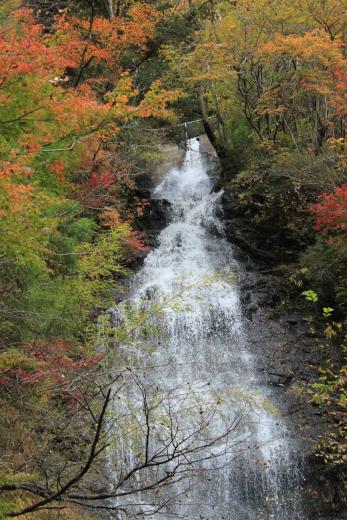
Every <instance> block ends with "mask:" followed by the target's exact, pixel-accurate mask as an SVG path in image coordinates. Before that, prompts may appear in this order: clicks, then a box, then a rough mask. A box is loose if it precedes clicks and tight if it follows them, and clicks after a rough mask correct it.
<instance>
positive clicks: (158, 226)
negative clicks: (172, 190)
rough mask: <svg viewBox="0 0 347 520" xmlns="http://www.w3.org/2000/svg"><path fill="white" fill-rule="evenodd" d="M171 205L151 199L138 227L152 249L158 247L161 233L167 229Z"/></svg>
mask: <svg viewBox="0 0 347 520" xmlns="http://www.w3.org/2000/svg"><path fill="white" fill-rule="evenodd" d="M169 209H170V203H169V202H168V201H167V200H165V199H150V201H149V204H148V205H147V206H146V207H145V209H144V212H143V214H142V215H141V217H140V218H139V220H138V221H137V226H138V229H139V230H140V231H142V232H143V233H144V237H145V242H146V244H148V245H149V246H150V247H154V246H156V245H157V237H158V235H159V233H160V232H161V231H162V230H163V229H164V228H165V227H166V225H167V223H168V219H169Z"/></svg>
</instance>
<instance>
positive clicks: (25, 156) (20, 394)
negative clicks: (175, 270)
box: [0, 0, 347, 520]
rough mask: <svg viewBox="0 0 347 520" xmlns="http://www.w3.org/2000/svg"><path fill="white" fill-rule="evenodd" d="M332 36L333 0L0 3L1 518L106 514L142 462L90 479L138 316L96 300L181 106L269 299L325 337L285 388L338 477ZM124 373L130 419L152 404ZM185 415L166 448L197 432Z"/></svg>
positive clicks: (341, 199) (340, 408)
mask: <svg viewBox="0 0 347 520" xmlns="http://www.w3.org/2000/svg"><path fill="white" fill-rule="evenodd" d="M345 37H346V3H345V2H344V0H305V1H303V2H293V1H290V0H269V1H267V0H253V1H251V0H235V1H234V0H227V1H222V0H221V1H219V0H207V1H205V0H188V1H186V0H178V2H176V1H171V0H148V1H145V0H139V1H137V0H28V1H20V0H4V1H2V2H1V3H0V55H1V60H0V101H1V104H0V217H1V220H0V288H1V301H0V400H1V423H0V445H1V452H2V461H1V466H0V490H1V494H0V518H7V517H14V516H21V515H24V517H26V518H28V519H32V518H37V519H38V520H40V519H41V520H45V519H52V520H55V519H60V518H62V519H71V520H74V519H76V520H77V519H80V518H86V519H88V518H90V519H92V518H101V517H100V516H98V515H99V513H100V514H106V513H107V511H108V510H110V511H109V513H110V514H113V513H112V511H113V512H116V513H117V508H116V506H112V504H111V503H110V502H105V503H103V502H100V500H102V498H103V496H105V498H106V499H110V498H117V497H118V495H121V494H122V493H123V495H124V494H126V493H127V492H128V490H129V487H127V486H128V484H129V483H133V480H132V479H133V478H134V476H135V477H136V474H137V473H138V474H141V472H142V471H143V470H144V469H146V467H147V466H150V465H151V464H152V462H153V461H152V462H151V459H150V458H149V457H148V453H147V452H148V449H146V446H144V447H143V448H141V447H140V448H139V449H140V450H141V449H143V450H144V451H143V453H142V455H141V456H139V461H140V462H138V463H137V465H136V466H134V467H132V468H131V467H130V468H129V470H128V473H126V472H125V473H123V474H122V475H121V477H120V478H119V480H118V482H117V485H116V486H115V488H114V490H113V491H112V492H109V493H105V492H104V493H102V492H101V491H100V490H98V489H96V487H95V480H97V479H101V476H100V475H102V472H103V470H102V468H103V467H104V466H105V456H106V455H105V454H106V453H107V450H108V449H109V444H110V443H109V435H108V428H109V421H110V418H109V417H110V415H112V414H110V409H111V408H112V406H113V405H112V401H113V399H116V398H117V392H118V390H119V389H120V388H122V374H123V373H125V372H127V371H129V370H130V369H129V363H130V361H129V359H128V357H126V356H125V355H124V354H123V353H122V349H121V348H118V346H119V345H121V344H122V343H124V342H128V343H131V342H133V344H135V343H136V345H137V347H136V348H142V347H141V346H140V347H139V345H138V344H137V343H138V336H136V337H134V334H133V333H134V331H138V330H139V329H141V330H142V331H143V334H144V336H146V334H148V330H146V324H147V319H148V316H147V315H146V313H144V312H131V311H130V310H129V313H128V316H127V320H126V322H125V324H123V326H122V327H120V328H115V327H113V326H112V324H110V323H109V322H107V320H106V319H105V316H106V314H105V311H106V310H107V309H108V308H109V307H111V306H112V305H113V304H114V302H115V301H116V300H121V299H122V293H123V291H124V287H125V285H126V281H127V279H128V277H129V274H130V273H131V272H132V271H133V270H134V269H135V268H136V267H137V266H139V265H140V264H141V261H142V259H143V258H144V256H145V255H146V254H147V252H148V251H149V249H150V244H149V243H148V241H147V240H146V233H145V231H146V224H145V222H146V218H147V217H146V215H147V214H148V208H150V200H149V197H150V194H149V186H150V185H151V178H152V176H153V172H155V171H156V169H157V167H158V165H159V164H160V163H161V162H163V161H164V160H165V154H164V153H163V150H165V147H164V146H165V145H167V144H168V143H177V144H178V146H181V147H182V146H184V138H185V135H184V131H183V129H184V126H182V124H183V123H185V122H187V123H190V122H192V123H191V124H189V125H187V126H186V131H187V132H188V134H189V135H190V134H191V136H198V135H200V134H206V135H207V138H208V139H209V141H210V143H211V145H212V146H213V147H214V150H215V152H216V155H217V157H218V159H219V172H220V173H219V179H218V181H217V186H216V189H223V190H224V195H223V199H224V203H225V206H226V209H225V211H228V212H229V213H230V214H229V216H228V218H231V219H236V221H238V222H240V223H241V224H240V226H242V228H241V229H244V235H243V241H244V243H246V245H247V247H248V252H249V254H250V255H251V256H252V255H253V257H254V260H255V261H259V262H261V263H262V265H265V266H267V267H268V269H269V270H272V269H276V268H277V269H278V268H279V269H280V270H281V269H282V270H281V273H282V275H281V280H280V281H279V284H280V287H279V289H278V291H279V293H280V294H281V297H280V298H279V300H281V301H280V302H279V303H278V305H279V306H281V305H284V306H286V307H289V308H295V309H296V312H299V313H301V315H302V320H303V321H305V323H306V326H307V329H308V334H309V335H310V337H312V338H314V339H315V341H316V342H317V344H318V345H319V346H320V349H321V352H323V356H322V355H320V357H319V359H320V361H319V363H317V366H315V367H314V370H313V371H312V374H313V375H312V380H310V381H307V382H305V384H302V386H301V387H300V389H299V390H298V389H297V390H296V391H300V396H301V400H302V401H303V402H304V404H305V406H307V407H316V408H318V409H320V410H321V413H320V415H319V416H318V415H317V419H316V420H317V421H318V422H319V421H321V422H322V424H323V425H324V426H323V427H322V431H323V433H322V434H320V437H319V440H317V442H316V445H315V454H316V457H317V459H318V460H319V461H320V462H321V465H322V467H324V466H327V467H329V468H332V474H334V475H336V474H338V475H339V479H343V477H342V475H343V470H344V469H345V467H346V463H347V451H346V448H347V443H346V433H347V432H346V403H347V394H346V381H347V365H346V361H345V355H346V349H347V344H346V314H347V304H346V302H347V276H346V273H347V149H346V129H347V119H346V116H347V62H346V48H345V45H346V41H345ZM159 227H160V226H159ZM231 240H232V238H231ZM242 245H243V244H242V243H241V248H242ZM283 295H284V296H283ZM282 300H285V301H282ZM176 304H177V302H176V303H173V302H166V305H172V306H174V305H176ZM146 312H147V311H146ZM150 312H151V313H152V314H153V313H154V314H156V315H160V312H161V309H160V308H158V307H157V306H153V308H152V309H151V311H150ZM143 348H144V349H146V348H148V346H147V345H146V344H145V342H144V345H143ZM110 367H111V368H110ZM133 373H134V375H133V379H132V384H133V385H135V386H136V385H137V386H138V387H141V395H142V397H143V410H144V416H145V418H146V420H147V424H148V422H149V418H150V416H151V417H152V414H153V413H154V412H153V410H154V409H155V405H153V410H152V409H151V403H150V402H149V397H148V395H147V393H146V389H145V388H144V387H143V386H142V382H141V381H140V380H139V379H137V376H136V374H135V371H134V372H133ZM113 394H114V395H113ZM151 402H152V404H153V401H151ZM197 414H199V410H197ZM145 422H146V421H145ZM203 428H204V427H203V426H201V424H200V426H199V429H197V431H196V432H195V437H196V441H197V443H198V446H197V447H196V446H193V445H192V444H189V445H187V444H184V443H183V444H182V445H181V447H180V448H177V447H176V449H175V451H174V452H173V453H167V459H166V462H167V461H169V462H170V461H172V460H175V458H176V456H177V452H178V454H180V455H181V456H182V455H183V456H188V454H189V453H190V452H191V451H195V450H199V449H202V447H203V446H202V444H201V435H200V433H201V429H203ZM198 439H199V441H198ZM116 442H117V439H116V440H115V439H113V440H112V443H113V444H114V443H116ZM199 442H200V444H199ZM212 443H213V440H211V439H207V438H205V439H204V447H206V445H209V444H212ZM147 448H148V447H147ZM180 449H181V450H182V451H181V452H180ZM154 463H155V464H159V462H158V460H156V461H154V462H153V464H154ZM174 480H175V475H174V474H173V473H172V474H171V473H170V472H167V473H166V474H165V476H163V475H162V474H158V475H157V478H156V479H154V481H153V482H151V483H150V485H149V487H151V488H152V489H154V490H159V489H160V488H161V487H167V486H170V483H171V482H172V481H174ZM136 482H137V484H136V485H133V484H132V487H131V486H130V487H131V493H132V494H133V495H134V496H136V494H138V493H139V492H140V491H141V484H140V483H139V482H138V481H136ZM124 490H126V491H124ZM129 493H130V492H129ZM99 510H100V511H101V512H100V511H99ZM124 514H125V513H124ZM129 517H130V516H129ZM109 518H111V517H109ZM113 518H120V517H119V516H114V517H113ZM122 518H123V517H122ZM124 518H128V517H127V516H125V517H124Z"/></svg>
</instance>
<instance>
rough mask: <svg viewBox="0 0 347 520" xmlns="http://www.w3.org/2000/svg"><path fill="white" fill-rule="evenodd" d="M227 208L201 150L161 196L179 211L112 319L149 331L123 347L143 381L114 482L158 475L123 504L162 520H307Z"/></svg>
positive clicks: (129, 392) (141, 482)
mask: <svg viewBox="0 0 347 520" xmlns="http://www.w3.org/2000/svg"><path fill="white" fill-rule="evenodd" d="M220 197H221V193H216V192H215V191H213V182H212V180H211V178H210V176H209V162H208V160H207V159H205V157H204V154H203V153H201V151H200V143H199V140H198V139H190V140H189V141H188V143H187V150H186V153H185V157H184V160H183V161H182V165H181V166H180V167H175V168H172V169H170V170H169V171H168V172H167V173H166V175H165V176H164V177H163V178H162V180H161V182H160V183H159V184H158V185H157V186H156V188H155V189H154V191H153V198H157V199H165V200H167V201H169V203H170V208H171V209H170V221H169V224H168V225H167V227H166V228H165V229H164V230H163V231H162V232H161V234H160V235H159V237H158V244H159V245H158V247H157V248H156V249H154V250H152V251H151V252H150V253H149V254H148V256H147V257H146V259H145V261H144V265H143V267H142V268H141V269H140V270H139V272H138V273H137V274H136V275H135V276H134V277H133V278H132V280H131V287H130V295H129V298H128V299H127V300H126V301H125V302H122V303H121V304H119V305H118V306H117V307H116V308H115V309H114V310H113V315H114V320H115V321H116V322H119V321H123V322H124V320H126V319H128V317H129V315H130V314H131V313H132V312H133V313H137V314H136V316H137V318H136V319H137V320H138V323H142V324H143V323H145V325H146V327H145V330H144V327H143V326H141V327H140V326H138V327H137V326H135V327H134V328H135V329H137V330H136V331H135V335H134V339H133V340H132V341H130V340H129V341H124V344H123V345H122V347H121V348H122V350H123V353H124V355H125V356H127V357H128V359H129V360H132V361H129V363H131V362H132V363H135V365H136V366H137V367H138V368H139V369H138V371H137V372H136V375H134V374H135V373H133V372H131V374H130V375H129V377H128V383H127V384H126V385H125V386H124V387H122V392H123V394H122V399H119V400H118V401H117V403H116V404H115V405H114V414H115V416H116V415H117V417H120V416H122V417H123V420H122V421H121V426H118V427H119V428H121V430H122V433H123V434H122V438H123V441H122V445H121V447H119V446H118V447H117V448H115V451H114V456H113V461H112V465H113V468H114V469H113V472H114V473H115V474H116V475H115V476H116V477H117V478H118V479H119V478H123V477H122V476H123V475H124V473H125V472H126V470H127V469H129V468H131V467H135V466H136V465H139V463H140V462H141V461H142V462H143V461H144V460H145V461H147V462H149V464H147V466H148V467H145V468H143V470H141V471H138V472H135V474H134V476H133V477H131V478H129V480H128V482H127V483H125V486H128V487H126V489H128V490H131V489H135V488H136V489H143V491H142V492H141V493H138V494H136V495H131V494H129V495H125V498H124V499H123V500H120V499H117V500H118V501H120V502H118V503H119V505H120V506H121V505H122V504H124V503H125V502H126V504H127V507H129V508H132V511H133V514H134V515H138V516H136V517H139V518H141V517H142V515H143V516H145V515H147V514H151V515H153V517H154V518H155V520H164V519H167V518H182V519H183V518H186V519H189V520H195V519H196V520H208V519H209V520H217V519H218V520H220V519H225V520H261V519H264V520H269V519H275V520H295V519H303V520H304V519H305V518H306V516H305V515H304V513H303V512H302V508H301V500H300V478H301V477H300V463H299V457H298V455H297V452H298V451H300V447H299V445H298V443H297V442H296V441H295V436H294V435H293V432H292V431H291V425H290V424H287V423H286V420H284V418H283V417H281V415H280V413H279V412H278V410H277V407H276V396H275V395H274V393H273V392H274V391H273V390H272V389H271V388H269V387H268V386H266V385H265V384H264V383H263V382H262V381H261V378H260V377H259V376H258V374H257V369H256V365H257V363H256V361H257V354H256V352H253V351H252V349H251V348H249V345H248V340H247V333H246V327H245V320H246V318H245V317H244V316H243V314H242V311H241V304H240V298H239V289H238V284H237V280H238V273H239V271H240V269H241V267H240V266H239V265H238V263H237V261H236V260H235V259H234V257H233V247H232V245H230V244H229V243H228V242H227V241H226V240H225V239H224V238H223V225H222V221H221V220H220V219H219V217H218V214H219V211H218V208H219V204H220ZM141 320H142V321H141ZM140 329H141V332H140ZM139 345H141V346H139ZM134 360H135V361H134ZM118 423H119V421H118ZM134 431H136V434H134ZM293 437H294V440H293ZM151 461H152V462H153V464H151ZM145 466H146V464H145ZM120 467H121V469H120ZM170 472H171V473H170ZM169 473H170V479H168V481H165V476H166V475H168V474H169ZM162 479H164V480H163V481H164V482H166V484H169V485H161V484H158V485H155V486H151V483H152V482H158V481H160V480H162ZM121 516H122V514H121V513H120V517H121ZM124 518H128V517H127V516H125V517H124Z"/></svg>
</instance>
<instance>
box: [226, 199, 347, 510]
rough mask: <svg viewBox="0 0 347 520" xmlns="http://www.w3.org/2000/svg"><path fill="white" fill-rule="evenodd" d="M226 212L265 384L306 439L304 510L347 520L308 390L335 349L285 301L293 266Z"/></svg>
mask: <svg viewBox="0 0 347 520" xmlns="http://www.w3.org/2000/svg"><path fill="white" fill-rule="evenodd" d="M223 211H224V224H225V233H226V236H227V238H228V240H229V241H230V242H231V243H232V244H233V245H234V256H235V258H237V260H238V262H239V263H240V267H241V269H240V273H239V277H238V284H239V287H240V291H241V298H240V299H241V303H242V306H243V313H244V315H245V316H246V318H247V322H246V323H247V335H248V337H249V342H250V345H249V350H250V351H251V352H254V353H255V354H256V359H257V360H258V365H257V369H258V371H259V374H260V375H261V376H260V377H261V378H262V381H263V382H264V385H266V386H269V387H272V388H273V392H274V393H275V395H276V400H277V402H276V405H277V406H278V408H279V411H280V412H281V414H283V415H284V416H285V417H288V422H290V423H291V424H292V435H293V437H294V438H296V439H299V440H301V447H302V464H303V468H304V470H303V475H304V477H303V482H302V499H303V505H304V510H305V514H306V516H307V519H308V520H346V519H347V488H346V473H345V472H344V470H343V468H340V467H339V468H331V467H327V465H325V464H324V463H323V461H322V460H321V459H320V458H319V457H317V456H316V453H315V451H316V450H315V445H316V443H317V442H318V440H319V436H320V435H321V434H322V433H324V430H325V428H326V427H327V426H328V423H327V420H328V417H327V414H326V411H325V409H324V407H323V406H315V405H314V404H313V403H310V401H309V398H308V397H307V394H306V395H305V391H304V388H306V387H307V386H308V385H310V384H312V383H313V382H315V381H316V380H317V374H318V371H317V370H318V367H319V366H320V365H321V364H322V362H323V360H324V359H325V358H326V357H327V356H329V355H330V353H327V351H326V349H323V348H322V347H321V345H320V344H321V340H320V339H319V338H317V337H315V336H312V334H310V330H309V329H310V327H309V325H308V323H307V321H305V319H304V316H305V312H304V311H303V310H302V309H301V308H300V303H301V302H297V305H296V306H295V304H294V305H292V306H291V307H288V305H287V304H286V303H285V302H286V299H287V294H286V293H287V290H286V284H287V280H288V277H289V275H290V268H291V266H290V265H286V264H285V263H283V258H280V259H279V258H276V255H275V254H273V252H272V251H271V249H270V250H269V249H268V248H267V245H266V243H267V242H266V240H263V242H262V240H261V239H262V237H261V236H257V235H256V234H255V233H253V231H252V229H251V227H250V226H249V223H247V222H245V219H244V218H240V217H239V216H235V215H234V211H233V209H232V208H230V206H229V209H228V205H224V207H223Z"/></svg>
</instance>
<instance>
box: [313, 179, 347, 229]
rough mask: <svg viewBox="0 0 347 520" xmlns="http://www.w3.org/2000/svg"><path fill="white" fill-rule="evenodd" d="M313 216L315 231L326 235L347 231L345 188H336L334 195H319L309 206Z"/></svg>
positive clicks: (346, 187)
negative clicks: (314, 202) (316, 200)
mask: <svg viewBox="0 0 347 520" xmlns="http://www.w3.org/2000/svg"><path fill="white" fill-rule="evenodd" d="M310 212H311V213H312V214H313V215H314V216H315V230H316V231H319V232H320V233H323V234H324V235H327V234H336V233H339V232H342V233H343V232H346V231H347V186H341V187H339V188H336V190H335V191H334V193H329V194H323V195H320V197H319V201H318V202H317V203H316V204H313V205H312V206H310Z"/></svg>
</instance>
